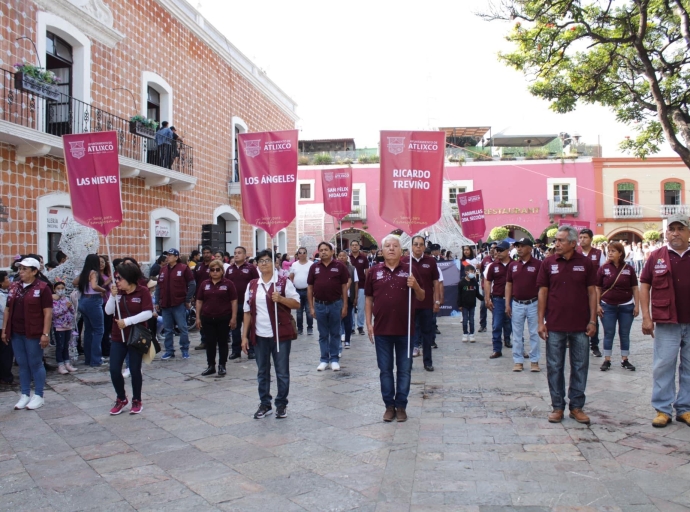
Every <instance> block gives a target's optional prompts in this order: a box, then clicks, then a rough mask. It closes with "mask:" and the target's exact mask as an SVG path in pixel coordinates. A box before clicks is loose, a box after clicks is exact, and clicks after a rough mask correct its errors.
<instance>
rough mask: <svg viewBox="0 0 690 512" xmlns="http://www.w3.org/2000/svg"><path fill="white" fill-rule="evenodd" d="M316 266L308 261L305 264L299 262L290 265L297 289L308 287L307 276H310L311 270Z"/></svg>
mask: <svg viewBox="0 0 690 512" xmlns="http://www.w3.org/2000/svg"><path fill="white" fill-rule="evenodd" d="M313 264H314V262H313V261H309V260H307V262H306V263H305V264H302V263H300V262H299V260H298V261H296V262H294V263H293V264H292V265H290V274H294V275H295V278H294V281H293V282H294V283H295V288H299V289H300V290H301V289H303V288H306V287H307V276H309V269H310V268H311V266H312V265H313Z"/></svg>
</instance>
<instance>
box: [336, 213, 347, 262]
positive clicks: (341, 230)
mask: <svg viewBox="0 0 690 512" xmlns="http://www.w3.org/2000/svg"><path fill="white" fill-rule="evenodd" d="M340 250H341V251H344V250H345V247H343V219H340ZM337 256H338V255H337V254H336V257H337Z"/></svg>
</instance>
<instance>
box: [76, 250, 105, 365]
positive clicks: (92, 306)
mask: <svg viewBox="0 0 690 512" xmlns="http://www.w3.org/2000/svg"><path fill="white" fill-rule="evenodd" d="M77 286H78V288H79V292H80V293H81V298H80V299H79V313H81V316H82V318H83V319H84V338H83V345H84V364H87V365H90V366H93V367H97V366H101V365H102V364H103V359H102V352H101V341H102V340H103V294H104V293H105V291H106V290H105V288H103V276H102V275H101V262H100V259H99V258H98V255H97V254H89V255H88V256H86V260H84V268H83V269H82V271H81V274H79V283H78V285H77Z"/></svg>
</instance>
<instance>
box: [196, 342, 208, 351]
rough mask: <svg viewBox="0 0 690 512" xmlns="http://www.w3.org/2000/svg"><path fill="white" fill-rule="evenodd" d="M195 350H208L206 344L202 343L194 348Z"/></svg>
mask: <svg viewBox="0 0 690 512" xmlns="http://www.w3.org/2000/svg"><path fill="white" fill-rule="evenodd" d="M194 350H206V345H205V344H204V343H200V344H199V345H197V346H196V347H194Z"/></svg>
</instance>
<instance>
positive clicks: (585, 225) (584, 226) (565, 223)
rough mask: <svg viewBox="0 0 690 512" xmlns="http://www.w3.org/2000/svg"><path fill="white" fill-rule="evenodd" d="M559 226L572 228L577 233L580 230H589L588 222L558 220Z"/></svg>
mask: <svg viewBox="0 0 690 512" xmlns="http://www.w3.org/2000/svg"><path fill="white" fill-rule="evenodd" d="M558 225H559V226H572V227H574V228H575V229H577V230H578V231H580V230H581V229H590V228H589V221H588V220H569V219H558Z"/></svg>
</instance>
